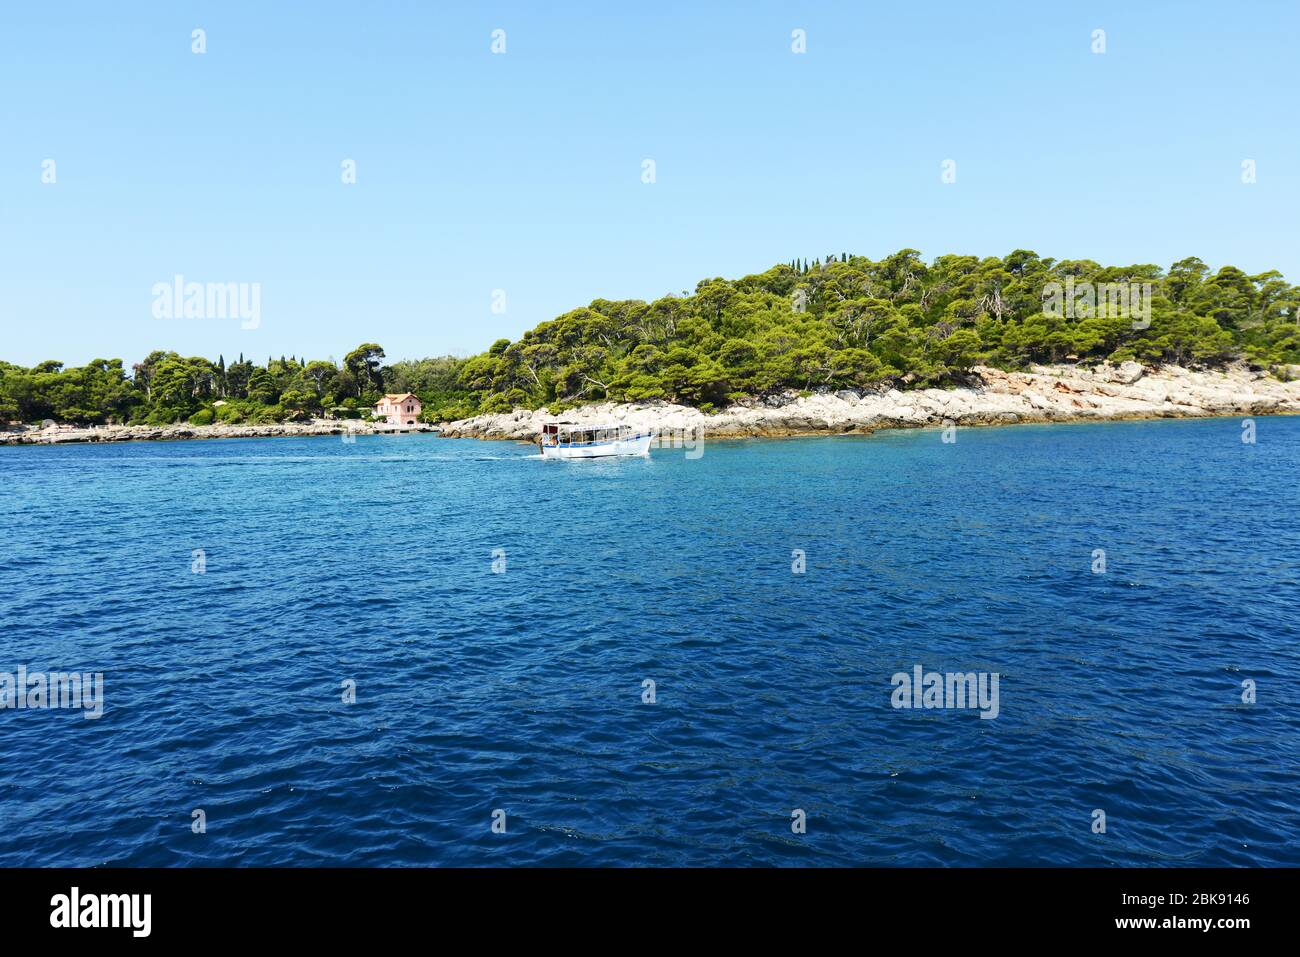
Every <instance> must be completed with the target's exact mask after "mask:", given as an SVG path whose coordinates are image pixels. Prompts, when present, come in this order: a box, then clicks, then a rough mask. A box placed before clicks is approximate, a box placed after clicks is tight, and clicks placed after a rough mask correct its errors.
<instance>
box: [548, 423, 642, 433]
mask: <svg viewBox="0 0 1300 957" xmlns="http://www.w3.org/2000/svg"><path fill="white" fill-rule="evenodd" d="M547 424H548V425H554V426H557V427H559V428H562V429H581V430H582V431H583V432H594V431H596V430H597V429H621V428H622V427H623V426H625V425H627V423H626V422H596V423H589V422H548V423H547Z"/></svg>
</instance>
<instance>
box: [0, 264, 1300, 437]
mask: <svg viewBox="0 0 1300 957" xmlns="http://www.w3.org/2000/svg"><path fill="white" fill-rule="evenodd" d="M1053 284H1060V285H1057V286H1056V287H1055V288H1056V289H1058V290H1059V289H1060V288H1061V286H1062V285H1064V286H1066V287H1067V289H1069V290H1070V291H1071V292H1069V293H1067V295H1069V296H1073V297H1077V298H1070V300H1069V302H1068V303H1067V308H1065V309H1060V308H1057V309H1055V310H1053V309H1050V308H1045V300H1044V297H1045V295H1048V290H1049V289H1051V288H1053ZM1089 284H1091V285H1089ZM1102 284H1138V285H1139V286H1141V285H1142V284H1149V286H1148V287H1147V288H1148V289H1149V293H1150V295H1149V297H1144V298H1143V299H1142V301H1143V303H1144V304H1145V305H1146V306H1147V307H1149V309H1148V310H1147V311H1146V312H1144V314H1143V320H1142V321H1135V319H1134V316H1133V315H1130V314H1129V312H1128V311H1126V310H1124V309H1122V308H1116V306H1115V302H1114V301H1113V300H1112V301H1111V302H1109V303H1108V302H1107V301H1106V300H1105V298H1104V297H1101V301H1100V304H1094V302H1093V301H1091V300H1090V299H1089V298H1088V297H1087V296H1085V295H1083V292H1086V291H1087V290H1088V289H1090V288H1092V286H1096V287H1101V286H1102ZM1081 290H1082V291H1083V292H1081ZM1102 359H1109V360H1111V361H1123V360H1128V359H1134V360H1137V361H1139V362H1143V363H1147V364H1159V363H1176V364H1179V365H1184V366H1215V365H1221V364H1223V363H1225V362H1228V361H1231V360H1234V359H1245V360H1248V361H1250V362H1252V363H1255V364H1257V365H1259V366H1263V367H1273V368H1275V367H1277V366H1278V365H1289V364H1294V363H1300V287H1297V286H1293V285H1290V284H1289V283H1287V282H1286V281H1285V280H1284V279H1283V278H1282V276H1281V274H1279V273H1278V272H1276V271H1269V272H1265V273H1261V274H1259V275H1254V276H1252V275H1248V274H1247V273H1245V272H1242V271H1241V270H1240V269H1237V268H1236V267H1234V266H1224V267H1222V268H1220V269H1219V270H1218V271H1211V270H1210V269H1209V267H1207V266H1206V265H1205V263H1203V262H1202V261H1201V260H1199V259H1195V258H1188V259H1183V260H1181V261H1179V262H1177V263H1174V264H1173V265H1172V266H1171V267H1170V268H1169V269H1168V270H1167V271H1166V270H1164V269H1161V268H1160V267H1158V266H1154V265H1138V266H1101V265H1099V264H1097V263H1095V262H1092V261H1090V260H1062V261H1056V260H1053V259H1044V258H1040V257H1039V256H1038V255H1037V254H1035V253H1032V252H1028V251H1025V250H1016V251H1015V252H1013V253H1011V254H1010V255H1008V256H1005V257H1002V258H997V257H989V258H985V259H980V258H978V257H975V256H957V255H949V256H940V257H939V258H937V259H936V260H934V262H933V263H931V264H928V265H927V264H926V263H925V262H924V261H923V260H922V259H921V257H920V254H919V253H918V252H917V251H916V250H913V249H904V250H902V251H900V252H898V253H895V254H894V255H892V256H889V257H887V258H886V259H883V260H880V261H878V262H873V261H872V260H869V259H866V258H863V257H861V256H849V255H847V254H836V255H831V256H827V257H825V258H824V259H815V260H812V261H811V262H809V261H793V262H791V263H788V264H784V265H780V266H776V267H774V268H772V269H769V270H768V271H767V272H764V273H761V274H758V275H753V276H746V277H744V278H743V279H737V280H725V279H706V280H704V281H702V282H700V283H699V284H698V285H697V286H696V288H695V292H694V293H693V294H690V293H685V292H684V293H682V294H681V295H669V296H665V297H663V298H661V299H657V300H655V301H654V302H650V303H646V302H641V301H639V300H624V301H618V302H611V301H609V300H604V299H598V300H596V301H594V302H592V303H591V304H590V305H588V306H584V307H582V308H579V309H574V310H573V311H571V312H567V313H565V314H564V315H562V316H560V317H558V318H556V319H554V320H551V321H550V322H544V323H542V324H541V325H539V326H537V327H536V328H535V329H532V330H531V331H529V332H526V333H524V335H523V337H522V338H521V339H519V340H518V341H517V342H510V341H509V340H506V339H501V340H498V341H497V342H496V343H494V344H493V345H492V347H491V348H490V349H489V350H488V351H487V352H485V353H483V354H481V355H477V356H474V357H472V358H468V359H460V358H455V357H451V356H446V357H440V358H431V359H421V360H414V361H401V362H393V363H391V364H386V363H385V361H384V360H385V356H384V350H383V349H382V348H381V347H380V346H379V345H377V344H375V343H366V344H364V345H362V346H359V347H358V348H357V349H355V350H353V351H352V352H351V353H349V354H348V355H347V356H346V357H345V359H344V361H343V362H342V364H335V363H333V362H328V361H322V360H311V361H309V360H306V359H299V358H297V357H291V358H288V359H286V358H284V357H281V358H280V359H278V360H276V359H268V360H267V361H266V363H265V365H256V364H254V363H253V362H252V361H250V360H247V359H244V358H243V357H242V356H240V358H239V359H238V360H237V361H235V362H232V363H230V364H227V363H226V361H225V359H224V357H221V358H219V359H218V360H217V361H216V362H212V361H209V360H207V359H200V358H192V357H191V358H185V357H182V356H179V355H177V354H176V353H163V352H155V353H153V354H151V355H149V356H148V357H147V358H145V359H144V361H142V362H140V363H137V364H136V365H134V366H132V367H131V368H130V369H129V370H128V369H126V368H125V367H124V366H123V364H122V361H121V360H117V359H114V360H103V359H97V360H95V361H94V362H92V363H90V364H89V365H86V366H81V367H77V368H64V367H63V365H62V363H59V362H55V361H49V362H43V363H41V364H40V365H38V366H35V367H33V368H30V369H24V368H20V367H18V366H14V365H11V364H9V363H5V362H0V420H6V421H21V422H36V421H41V420H44V419H54V420H56V421H60V422H78V423H104V422H146V423H167V422H178V421H184V420H188V421H191V422H199V423H202V422H210V421H213V420H216V421H227V422H250V423H262V422H275V421H282V420H285V419H292V418H300V417H305V416H312V415H322V414H326V415H336V416H346V417H357V416H364V415H366V414H368V410H369V408H370V407H371V406H372V405H373V403H374V402H375V401H376V400H377V399H378V397H379V396H380V395H382V394H383V393H385V392H408V391H409V392H414V393H416V394H417V395H418V396H420V398H421V399H422V400H423V401H424V404H425V413H424V418H425V419H426V420H429V421H445V420H448V419H453V418H462V417H465V416H468V415H472V414H474V413H476V412H497V411H505V410H508V409H510V408H513V407H519V406H526V407H529V408H538V407H540V406H543V405H545V406H549V407H551V408H552V409H553V410H554V411H557V412H558V411H560V410H561V409H563V408H566V407H570V406H572V405H574V404H577V403H581V402H589V401H594V400H601V399H615V400H637V399H668V400H672V401H677V402H683V403H688V404H693V405H698V406H701V407H704V408H706V409H711V408H716V407H720V406H723V405H726V404H727V403H729V402H732V401H735V400H737V399H739V398H741V397H744V396H756V395H763V394H767V393H771V392H774V391H777V390H782V389H798V390H816V389H822V388H832V389H840V388H856V389H861V388H872V387H877V386H880V387H883V386H886V385H889V386H896V387H900V388H908V387H924V386H935V385H947V384H952V383H957V382H961V381H963V378H964V376H965V374H966V373H967V372H968V370H969V369H970V367H971V366H972V365H975V364H985V365H992V366H997V367H1000V368H1006V369H1014V368H1021V367H1024V366H1026V365H1028V364H1031V363H1041V362H1059V361H1081V362H1092V361H1099V360H1102Z"/></svg>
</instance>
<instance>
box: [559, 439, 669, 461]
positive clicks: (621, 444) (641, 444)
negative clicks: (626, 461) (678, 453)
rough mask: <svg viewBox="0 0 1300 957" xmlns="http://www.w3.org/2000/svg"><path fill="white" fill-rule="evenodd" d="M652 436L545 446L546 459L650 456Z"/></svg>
mask: <svg viewBox="0 0 1300 957" xmlns="http://www.w3.org/2000/svg"><path fill="white" fill-rule="evenodd" d="M652 438H653V436H651V435H630V436H628V437H627V438H625V439H615V440H614V441H612V442H586V443H583V444H581V445H543V446H542V458H544V459H603V458H609V457H611V456H615V455H649V454H650V440H651V439H652Z"/></svg>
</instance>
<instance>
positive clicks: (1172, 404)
mask: <svg viewBox="0 0 1300 957" xmlns="http://www.w3.org/2000/svg"><path fill="white" fill-rule="evenodd" d="M1286 372H1287V373H1288V374H1289V375H1296V374H1298V373H1300V369H1298V368H1296V367H1289V368H1288V369H1287V370H1286ZM1297 413H1300V378H1297V379H1295V380H1293V381H1283V380H1281V379H1278V378H1275V377H1274V376H1272V375H1269V374H1268V373H1265V372H1261V371H1258V370H1251V369H1249V368H1247V367H1246V366H1244V365H1237V366H1233V367H1231V368H1228V369H1226V370H1222V371H1192V370H1189V369H1184V368H1181V367H1178V366H1164V367H1162V368H1159V369H1149V370H1148V369H1143V367H1142V366H1140V365H1138V364H1137V363H1136V362H1126V363H1124V364H1123V365H1120V366H1111V365H1106V364H1102V365H1100V366H1094V367H1090V368H1085V367H1083V366H1070V365H1059V366H1036V367H1034V368H1032V369H1031V370H1029V371H1027V372H1003V371H1001V370H998V369H990V368H984V367H977V368H976V369H975V370H973V374H972V376H971V384H969V385H966V386H962V387H960V388H955V389H916V390H909V391H906V392H900V391H898V390H897V389H887V390H880V391H862V392H857V391H839V392H819V393H813V394H811V395H802V394H799V393H795V392H785V393H781V394H779V395H774V396H768V397H766V398H764V399H753V400H747V401H745V402H741V403H737V404H735V405H732V406H730V407H728V408H726V409H724V410H722V411H720V412H715V413H705V412H701V411H700V410H699V409H696V408H693V407H690V406H683V405H673V404H671V403H668V402H632V403H614V402H604V403H599V404H596V405H589V406H583V407H582V408H578V409H572V410H570V411H568V412H565V413H564V414H563V415H561V416H554V415H552V414H550V413H549V412H547V411H546V410H545V409H538V410H528V409H516V410H515V411H513V412H503V413H499V414H495V415H479V416H475V417H473V418H470V419H462V420H460V421H457V422H450V423H446V424H444V425H442V426H441V427H439V426H434V425H426V424H423V423H420V424H417V425H404V426H392V425H387V424H380V423H367V422H360V421H357V420H343V419H312V420H310V421H307V422H284V423H280V424H276V425H227V424H221V423H216V424H213V425H191V424H189V423H179V424H175V425H105V426H95V427H77V426H68V425H51V426H45V427H40V428H37V427H27V428H22V427H19V428H17V429H12V428H11V429H10V430H7V431H0V445H55V444H63V443H71V442H139V441H176V440H183V439H255V438H271V437H279V436H311V435H344V434H347V433H351V434H355V435H396V434H401V433H409V432H424V433H433V432H437V433H440V434H441V435H442V436H443V437H446V438H476V439H506V440H515V441H526V442H532V441H536V439H537V436H538V433H539V432H540V431H541V426H542V424H543V423H545V422H553V421H555V420H556V418H560V419H563V420H565V421H571V422H581V423H589V424H593V425H594V424H609V423H618V422H625V423H627V424H628V425H631V426H633V427H634V428H637V429H638V430H646V429H654V430H656V431H657V432H660V433H662V434H666V435H672V434H680V435H685V436H700V435H705V436H708V437H710V438H745V437H751V436H773V437H775V436H790V435H840V434H845V433H870V432H874V431H875V430H877V429H898V428H924V427H927V426H928V427H934V426H944V425H950V424H951V425H1010V424H1014V423H1020V422H1080V421H1099V420H1117V419H1157V418H1197V417H1207V416H1216V415H1288V414H1297Z"/></svg>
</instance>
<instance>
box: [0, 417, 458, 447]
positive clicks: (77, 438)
mask: <svg viewBox="0 0 1300 957" xmlns="http://www.w3.org/2000/svg"><path fill="white" fill-rule="evenodd" d="M437 431H438V429H437V427H436V426H433V425H424V424H418V425H403V426H394V425H386V424H376V423H370V422H360V421H357V420H355V419H312V420H310V421H308V422H281V423H278V424H275V425H227V424H222V423H214V424H212V425H191V424H189V423H186V422H182V423H177V424H175V425H101V426H89V427H77V426H71V425H51V426H45V427H41V428H26V429H17V430H10V431H0V445H61V444H63V443H65V442H146V441H155V442H158V441H162V442H166V441H178V440H182V439H264V438H271V437H276V436H304V435H345V434H351V435H397V434H400V433H404V432H437Z"/></svg>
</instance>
